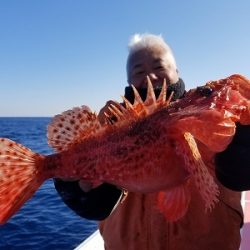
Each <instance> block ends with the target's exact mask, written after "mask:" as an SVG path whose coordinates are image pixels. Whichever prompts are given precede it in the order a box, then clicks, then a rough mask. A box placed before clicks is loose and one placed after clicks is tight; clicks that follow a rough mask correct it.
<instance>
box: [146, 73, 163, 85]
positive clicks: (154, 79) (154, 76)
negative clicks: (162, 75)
mask: <svg viewBox="0 0 250 250" xmlns="http://www.w3.org/2000/svg"><path fill="white" fill-rule="evenodd" d="M147 76H148V77H149V79H150V81H151V82H152V83H154V82H155V81H157V80H158V79H159V78H158V76H157V75H156V74H154V73H150V74H148V75H147ZM144 83H145V84H146V86H147V83H148V80H147V77H145V79H144Z"/></svg>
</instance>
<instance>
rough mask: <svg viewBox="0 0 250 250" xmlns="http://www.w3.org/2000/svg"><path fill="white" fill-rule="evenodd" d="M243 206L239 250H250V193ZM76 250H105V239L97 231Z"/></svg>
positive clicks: (245, 196) (244, 197)
mask: <svg viewBox="0 0 250 250" xmlns="http://www.w3.org/2000/svg"><path fill="white" fill-rule="evenodd" d="M241 204H242V208H243V211H244V226H243V228H242V229H241V237H242V241H241V246H240V249H239V250H249V249H250V191H248V192H243V193H242V198H241ZM75 250H104V243H103V239H102V237H101V235H100V233H99V231H98V230H97V231H96V232H94V233H93V234H92V235H90V236H89V237H88V238H87V239H86V240H85V241H83V242H82V243H81V244H80V245H79V246H78V247H76V248H75Z"/></svg>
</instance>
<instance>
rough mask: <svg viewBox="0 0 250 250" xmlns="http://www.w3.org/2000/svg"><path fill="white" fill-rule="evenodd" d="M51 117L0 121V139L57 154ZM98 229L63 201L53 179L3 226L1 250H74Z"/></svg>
mask: <svg viewBox="0 0 250 250" xmlns="http://www.w3.org/2000/svg"><path fill="white" fill-rule="evenodd" d="M49 122H50V118H0V137H7V138H9V139H12V140H14V141H16V142H18V143H22V144H23V145H25V146H27V147H29V148H30V149H32V150H33V151H35V152H37V153H41V154H50V153H52V152H53V151H52V150H51V148H50V147H49V146H48V144H47V137H46V129H47V124H48V123H49ZM96 228H97V225H96V223H95V222H94V221H88V220H85V219H83V218H81V217H79V216H78V215H76V214H74V212H73V211H72V210H70V209H69V208H68V207H67V206H66V205H65V204H64V203H63V202H62V200H61V199H60V197H59V195H58V194H57V192H56V190H55V188H54V184H53V180H47V181H46V182H45V183H44V184H43V185H42V186H41V187H40V188H39V190H38V191H37V192H36V193H35V195H34V196H33V197H32V198H31V199H30V200H29V201H28V202H26V204H25V205H24V206H23V207H22V208H21V209H20V210H19V211H18V213H17V214H15V215H14V216H13V217H12V218H11V219H10V220H9V221H8V222H7V223H6V224H5V225H2V226H0V249H1V250H5V249H6V250H12V249H15V250H19V249H25V250H30V249H32V250H39V249H41V250H42V249H43V250H47V249H48V250H57V249H58V250H59V249H60V250H64V249H65V250H71V249H74V248H75V247H76V246H77V245H79V244H80V243H81V242H82V241H83V240H84V239H85V238H87V237H88V236H89V235H90V234H91V233H92V232H94V231H95V230H96Z"/></svg>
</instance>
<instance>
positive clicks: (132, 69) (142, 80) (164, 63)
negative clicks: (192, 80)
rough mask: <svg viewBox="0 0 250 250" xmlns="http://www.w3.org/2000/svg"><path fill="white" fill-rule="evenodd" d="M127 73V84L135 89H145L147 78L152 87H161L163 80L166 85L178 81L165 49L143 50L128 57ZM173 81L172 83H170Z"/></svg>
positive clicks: (156, 47)
mask: <svg viewBox="0 0 250 250" xmlns="http://www.w3.org/2000/svg"><path fill="white" fill-rule="evenodd" d="M127 72H128V83H129V84H133V85H134V86H135V87H136V88H146V87H147V76H149V78H150V80H151V82H152V84H153V86H154V87H157V86H161V85H162V83H163V80H164V78H165V79H166V81H167V84H170V83H175V82H176V81H178V74H177V72H176V69H175V68H173V66H172V65H171V64H170V62H169V60H168V56H167V51H166V49H165V48H162V47H159V46H155V47H150V48H144V49H141V50H139V51H137V52H135V53H134V54H132V55H130V57H129V58H128V64H127ZM170 77H171V78H172V79H170ZM173 79H174V82H171V80H172V81H173Z"/></svg>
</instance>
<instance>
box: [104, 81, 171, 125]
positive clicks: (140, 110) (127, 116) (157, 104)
mask: <svg viewBox="0 0 250 250" xmlns="http://www.w3.org/2000/svg"><path fill="white" fill-rule="evenodd" d="M147 81H148V87H147V97H146V100H145V101H144V102H143V100H142V99H141V96H140V94H139V93H138V91H137V89H136V88H135V87H134V86H133V85H131V87H132V89H133V91H134V97H135V98H134V103H133V104H132V103H130V102H129V101H128V100H127V99H126V98H125V97H124V96H122V99H123V102H124V104H125V107H124V106H123V105H121V104H119V103H116V105H112V104H111V105H110V106H109V111H110V112H111V115H106V116H107V120H108V119H109V118H111V116H114V117H116V119H117V121H118V122H130V121H131V120H135V119H138V118H142V117H146V116H148V115H150V114H152V113H153V112H155V111H156V110H157V109H159V108H161V107H164V106H168V105H169V103H170V101H171V98H172V96H173V93H171V95H170V97H169V98H168V99H167V100H166V96H167V84H166V80H165V79H164V81H163V85H162V90H161V93H160V95H159V97H158V98H157V99H156V96H155V93H154V88H153V84H152V82H151V81H150V78H149V77H147ZM107 123H108V122H107Z"/></svg>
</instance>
